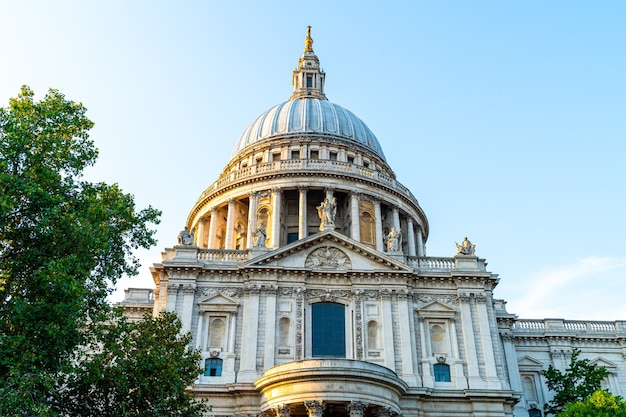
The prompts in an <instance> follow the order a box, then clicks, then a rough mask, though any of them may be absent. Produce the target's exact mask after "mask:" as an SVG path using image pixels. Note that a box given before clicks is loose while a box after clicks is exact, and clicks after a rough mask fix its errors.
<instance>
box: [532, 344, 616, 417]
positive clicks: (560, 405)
mask: <svg viewBox="0 0 626 417" xmlns="http://www.w3.org/2000/svg"><path fill="white" fill-rule="evenodd" d="M579 356H580V350H579V349H574V350H573V351H572V358H571V361H570V364H569V366H568V367H567V369H566V370H565V372H561V371H559V370H558V369H556V368H555V367H553V366H552V365H550V366H549V367H548V369H547V370H545V371H542V375H543V376H544V377H545V378H546V384H547V386H548V388H549V389H550V390H551V391H554V393H555V394H554V398H553V399H552V400H551V401H550V403H549V404H545V405H544V410H545V412H546V414H558V413H559V412H561V411H563V410H564V408H565V406H566V405H567V404H572V403H575V402H580V401H584V400H585V399H587V398H588V397H589V396H591V394H593V393H594V392H595V391H597V390H599V389H600V387H601V384H602V380H603V379H604V378H605V377H606V376H607V374H608V371H607V370H606V368H603V367H597V366H595V365H592V364H590V363H589V359H578V357H579Z"/></svg>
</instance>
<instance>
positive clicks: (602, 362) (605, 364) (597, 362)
mask: <svg viewBox="0 0 626 417" xmlns="http://www.w3.org/2000/svg"><path fill="white" fill-rule="evenodd" d="M589 365H594V366H597V367H598V368H600V367H602V368H607V369H615V368H617V365H616V364H615V363H613V362H611V361H608V360H606V359H604V358H601V357H597V358H595V359H594V360H592V361H589Z"/></svg>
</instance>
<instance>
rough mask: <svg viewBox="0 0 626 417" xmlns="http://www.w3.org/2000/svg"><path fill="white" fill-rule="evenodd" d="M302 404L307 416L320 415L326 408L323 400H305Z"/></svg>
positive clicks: (315, 416)
mask: <svg viewBox="0 0 626 417" xmlns="http://www.w3.org/2000/svg"><path fill="white" fill-rule="evenodd" d="M304 406H305V407H306V410H307V411H308V413H309V417H322V416H323V415H324V410H325V409H326V402H325V401H317V400H305V401H304Z"/></svg>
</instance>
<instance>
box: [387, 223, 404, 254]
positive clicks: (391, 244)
mask: <svg viewBox="0 0 626 417" xmlns="http://www.w3.org/2000/svg"><path fill="white" fill-rule="evenodd" d="M401 239H402V232H400V231H399V230H396V228H395V227H392V228H391V230H390V231H389V234H388V235H387V252H399V251H400V245H401V244H402V241H401Z"/></svg>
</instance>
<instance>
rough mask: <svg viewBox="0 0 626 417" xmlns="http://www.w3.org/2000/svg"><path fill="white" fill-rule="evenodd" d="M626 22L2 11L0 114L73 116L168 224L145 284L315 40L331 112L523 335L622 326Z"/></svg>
mask: <svg viewBox="0 0 626 417" xmlns="http://www.w3.org/2000/svg"><path fill="white" fill-rule="evenodd" d="M625 22H626V2H623V1H582V0H581V1H571V0H567V1H549V2H546V1H539V0H528V1H517V2H513V1H495V0H493V1H471V2H468V1H460V0H459V1H439V0H438V1H408V0H407V1H404V2H399V1H395V2H394V1H389V2H382V1H364V0H360V1H313V2H293V1H288V2H287V1H285V2H278V1H269V0H265V1H249V2H242V1H232V2H231V1H195V2H193V1H176V2H174V1H171V2H165V1H114V0H109V1H88V2H87V1H28V0H26V1H25V0H20V1H13V0H4V1H2V2H1V3H0V39H1V40H0V42H1V47H0V103H2V105H3V106H6V105H7V103H8V100H9V98H10V97H14V96H16V95H17V94H18V92H19V89H20V86H21V85H22V84H27V85H29V86H30V87H31V88H32V89H33V90H34V91H35V93H36V95H37V96H38V97H42V96H43V95H44V94H45V92H46V91H47V89H48V88H56V89H58V90H60V91H61V92H63V93H64V94H65V95H66V96H67V98H69V99H72V100H75V101H80V102H82V103H83V104H85V106H86V107H87V108H88V109H89V111H88V115H89V116H90V118H91V119H92V120H93V121H94V122H95V128H94V129H93V130H92V134H91V138H92V139H93V140H94V141H95V143H96V145H97V147H98V148H99V149H100V158H99V160H98V162H97V164H96V166H95V167H93V168H90V169H89V170H88V172H87V175H86V176H87V179H89V180H92V181H105V182H108V183H113V182H117V183H119V184H120V185H121V187H122V188H123V189H124V190H125V191H126V192H129V193H132V194H134V195H135V196H136V201H137V204H138V206H139V207H145V206H147V205H152V206H154V207H156V208H159V209H161V210H162V211H163V216H162V223H161V225H159V226H158V233H157V238H158V239H159V243H158V245H157V247H156V248H154V249H153V250H150V251H145V252H141V253H140V257H141V259H142V261H143V263H144V266H143V267H142V273H141V275H140V276H139V277H136V278H133V279H128V280H123V281H122V282H120V284H119V287H120V288H119V289H118V291H117V292H116V293H115V294H114V295H113V297H112V298H113V299H114V300H120V299H121V298H122V297H123V292H122V290H123V288H125V287H146V286H153V285H152V279H151V276H150V273H149V266H150V265H151V264H152V263H154V262H159V261H160V259H161V255H160V253H161V251H162V250H163V249H164V248H165V247H172V246H173V245H174V244H176V237H177V235H178V232H179V231H180V230H181V229H182V227H183V226H184V224H185V221H186V218H187V215H188V213H189V210H190V209H191V208H192V205H193V204H194V202H195V201H196V199H197V198H198V196H199V195H200V193H201V192H202V191H203V190H204V189H205V188H206V187H207V186H208V185H210V184H211V183H212V182H213V181H215V180H216V179H217V176H218V174H219V172H220V171H221V170H222V168H223V167H224V166H225V164H226V163H227V162H228V159H229V158H230V154H231V150H232V148H233V146H234V145H235V143H236V142H237V139H238V138H239V136H240V134H241V133H242V132H243V130H244V128H245V127H246V126H247V124H248V123H250V122H251V121H252V120H253V119H255V118H256V116H257V115H259V114H260V113H262V112H264V111H265V110H267V109H268V108H270V107H271V106H273V105H274V104H277V103H280V102H282V101H285V100H287V99H288V98H289V96H290V94H291V71H292V70H293V69H294V68H295V66H296V63H297V59H298V57H299V56H300V54H301V52H302V50H303V48H304V43H303V40H304V37H305V34H306V26H307V25H311V26H312V27H313V29H312V36H313V39H314V40H315V43H314V49H315V52H316V54H317V55H318V56H319V58H320V61H321V64H322V67H323V68H324V69H325V71H326V93H327V96H328V98H329V99H330V100H331V101H333V102H335V103H337V104H340V105H342V106H343V107H346V108H347V109H350V110H351V111H352V112H354V113H355V114H356V115H357V116H359V117H360V118H361V119H363V120H364V121H365V122H366V123H367V124H368V125H369V127H370V128H371V129H372V131H373V132H374V133H375V134H376V136H377V137H378V139H379V141H380V143H381V145H382V147H383V150H384V152H385V155H386V157H387V161H388V162H389V163H390V165H391V167H392V168H393V169H394V171H395V173H396V175H397V178H398V180H399V181H400V182H401V183H403V184H404V185H406V186H407V187H409V188H410V189H411V190H412V192H413V194H414V195H415V196H416V197H417V198H418V200H419V202H420V204H421V206H422V208H423V209H424V210H425V212H426V214H427V216H428V218H429V222H430V236H429V239H428V242H427V252H428V255H430V256H453V255H454V254H455V246H454V242H455V241H457V242H461V241H462V239H463V237H464V236H467V237H468V238H469V239H470V240H471V241H472V242H473V243H475V244H476V253H477V255H478V256H480V257H482V258H486V259H487V262H488V263H489V265H488V269H489V270H490V271H492V272H494V273H497V274H499V276H500V284H499V285H498V287H497V288H496V292H495V296H496V298H503V299H505V300H508V305H507V308H508V311H509V312H511V313H515V314H518V315H519V316H520V317H523V318H544V317H552V318H555V317H556V318H568V319H594V320H616V319H622V320H626V302H624V297H625V293H626V250H625V248H626V221H625V216H626V190H625V188H626V187H625V186H624V181H625V179H626V163H625V161H624V159H625V158H626V49H625V45H626V23H625Z"/></svg>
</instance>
